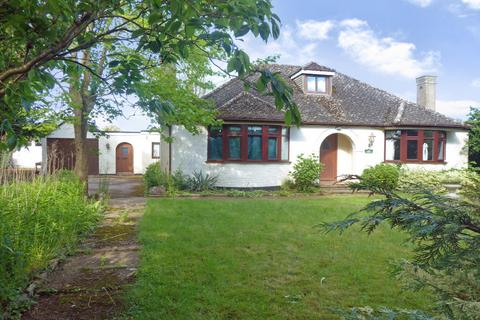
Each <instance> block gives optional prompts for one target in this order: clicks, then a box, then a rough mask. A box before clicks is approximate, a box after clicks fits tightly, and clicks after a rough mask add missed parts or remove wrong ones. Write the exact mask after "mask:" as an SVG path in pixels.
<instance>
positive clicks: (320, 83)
mask: <svg viewBox="0 0 480 320" xmlns="http://www.w3.org/2000/svg"><path fill="white" fill-rule="evenodd" d="M306 77H307V92H310V93H326V92H327V78H326V77H325V76H310V75H307V76H306Z"/></svg>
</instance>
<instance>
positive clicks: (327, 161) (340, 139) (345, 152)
mask: <svg viewBox="0 0 480 320" xmlns="http://www.w3.org/2000/svg"><path fill="white" fill-rule="evenodd" d="M320 162H321V163H323V171H322V173H321V174H320V182H321V183H322V182H323V183H327V184H328V183H333V182H335V181H337V179H338V177H339V176H342V175H345V174H352V173H353V144H352V142H351V140H350V138H349V137H348V136H346V135H343V134H339V133H334V134H331V135H329V136H328V137H326V138H325V139H324V140H323V142H322V144H321V145H320Z"/></svg>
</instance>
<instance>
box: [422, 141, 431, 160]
mask: <svg viewBox="0 0 480 320" xmlns="http://www.w3.org/2000/svg"><path fill="white" fill-rule="evenodd" d="M422 159H423V161H426V160H433V140H425V142H424V143H423V147H422Z"/></svg>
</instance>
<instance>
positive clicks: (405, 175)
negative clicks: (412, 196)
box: [398, 168, 447, 193]
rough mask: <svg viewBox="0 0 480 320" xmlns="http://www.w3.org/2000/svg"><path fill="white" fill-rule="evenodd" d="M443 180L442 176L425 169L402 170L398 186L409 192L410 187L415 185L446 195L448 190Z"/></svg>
mask: <svg viewBox="0 0 480 320" xmlns="http://www.w3.org/2000/svg"><path fill="white" fill-rule="evenodd" d="M443 180H444V179H443V177H442V174H441V173H438V172H433V171H429V170H425V169H415V170H411V169H408V168H402V169H401V170H400V176H399V179H398V185H399V187H400V189H406V190H408V189H409V188H410V186H411V185H412V184H414V185H416V186H422V187H424V188H426V189H429V190H432V191H434V192H438V193H444V192H446V191H447V189H446V188H445V186H444V184H443Z"/></svg>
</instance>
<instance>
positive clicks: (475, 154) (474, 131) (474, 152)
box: [466, 107, 480, 167]
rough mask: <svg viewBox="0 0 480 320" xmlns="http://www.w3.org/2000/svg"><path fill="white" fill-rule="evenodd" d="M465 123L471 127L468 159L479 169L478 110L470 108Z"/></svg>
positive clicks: (479, 113) (479, 132)
mask: <svg viewBox="0 0 480 320" xmlns="http://www.w3.org/2000/svg"><path fill="white" fill-rule="evenodd" d="M466 123H467V124H469V125H470V126H471V128H470V131H469V133H468V143H467V146H468V158H469V161H471V162H473V163H475V166H477V167H480V108H472V107H471V108H470V113H469V114H468V120H467V121H466Z"/></svg>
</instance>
